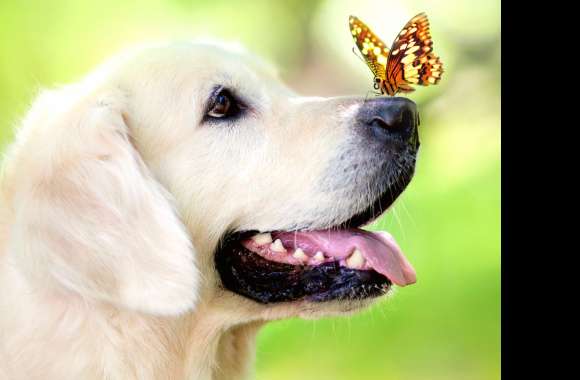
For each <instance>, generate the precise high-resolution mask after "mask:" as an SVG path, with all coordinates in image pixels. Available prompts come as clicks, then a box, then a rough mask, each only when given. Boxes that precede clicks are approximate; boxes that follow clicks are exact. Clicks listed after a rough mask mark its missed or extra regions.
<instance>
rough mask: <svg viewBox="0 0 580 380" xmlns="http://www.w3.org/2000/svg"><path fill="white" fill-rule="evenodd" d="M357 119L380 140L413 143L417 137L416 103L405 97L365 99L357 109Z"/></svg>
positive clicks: (417, 118)
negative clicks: (358, 109)
mask: <svg viewBox="0 0 580 380" xmlns="http://www.w3.org/2000/svg"><path fill="white" fill-rule="evenodd" d="M359 121H360V122H361V123H362V124H363V125H364V127H365V128H368V129H369V131H370V133H371V134H372V136H373V137H374V138H376V139H378V140H379V141H380V142H387V141H393V140H398V141H400V142H403V143H415V140H416V139H417V124H418V122H419V114H418V113H417V105H416V104H415V103H414V102H412V101H411V100H409V99H406V98H398V97H396V98H387V97H380V98H375V99H371V100H367V101H366V102H365V103H364V104H363V105H362V107H361V109H360V111H359ZM417 142H418V141H417Z"/></svg>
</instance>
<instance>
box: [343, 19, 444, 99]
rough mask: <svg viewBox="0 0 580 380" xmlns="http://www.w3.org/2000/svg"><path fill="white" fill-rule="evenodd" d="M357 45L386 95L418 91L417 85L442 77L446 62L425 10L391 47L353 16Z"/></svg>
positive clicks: (378, 85)
mask: <svg viewBox="0 0 580 380" xmlns="http://www.w3.org/2000/svg"><path fill="white" fill-rule="evenodd" d="M349 25H350V32H351V33H352V36H353V38H354V41H355V43H356V46H357V47H358V49H359V50H360V52H361V54H362V55H363V57H364V58H365V60H366V62H367V65H368V67H369V68H370V69H371V71H372V72H373V74H374V76H375V84H374V87H375V89H376V90H379V89H380V90H381V93H382V94H389V95H391V96H394V95H395V94H396V93H398V92H411V91H415V89H414V88H412V87H411V85H413V84H418V85H422V86H429V85H430V84H437V83H438V82H439V80H441V74H442V73H443V64H442V63H441V61H440V60H439V57H438V56H437V55H435V53H433V40H432V39H431V32H430V31H429V20H428V19H427V15H426V14H425V13H419V14H418V15H417V16H415V17H413V18H412V19H411V20H410V21H409V22H408V23H407V24H406V25H405V27H404V28H403V29H402V30H401V32H400V33H399V35H398V36H397V38H395V42H393V46H391V50H389V49H387V47H386V46H385V44H384V42H383V41H381V40H380V39H379V38H378V37H377V36H376V35H375V34H374V33H373V32H372V31H371V30H370V29H369V27H368V26H366V24H365V23H363V22H362V21H361V20H359V19H358V18H356V17H355V16H350V17H349Z"/></svg>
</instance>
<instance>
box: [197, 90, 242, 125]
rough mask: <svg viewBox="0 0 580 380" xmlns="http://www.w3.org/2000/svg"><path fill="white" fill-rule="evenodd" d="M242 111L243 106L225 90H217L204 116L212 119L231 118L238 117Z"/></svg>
mask: <svg viewBox="0 0 580 380" xmlns="http://www.w3.org/2000/svg"><path fill="white" fill-rule="evenodd" d="M242 109H243V106H242V105H241V104H240V102H239V101H237V99H236V98H235V97H234V96H233V95H232V94H231V93H230V92H229V91H228V90H227V89H224V88H219V89H218V90H217V91H216V92H215V94H214V95H213V97H212V99H211V101H210V105H209V109H208V111H207V113H206V115H207V117H209V118H212V119H225V118H232V117H236V116H238V115H239V114H240V112H241V110H242Z"/></svg>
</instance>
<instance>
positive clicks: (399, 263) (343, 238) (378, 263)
mask: <svg viewBox="0 0 580 380" xmlns="http://www.w3.org/2000/svg"><path fill="white" fill-rule="evenodd" d="M274 238H275V239H276V238H277V239H280V240H282V243H283V244H284V245H285V246H298V247H300V248H302V249H303V250H304V251H306V252H316V251H322V252H324V253H325V254H326V255H327V256H331V257H334V258H337V259H346V258H347V257H348V256H350V254H351V253H352V252H353V250H354V249H355V248H358V249H359V250H360V252H361V253H362V255H363V257H364V258H365V259H366V261H367V262H368V264H369V265H370V266H371V267H372V268H373V269H374V270H375V271H376V272H379V273H381V274H382V275H384V276H386V277H387V278H388V279H389V280H391V281H392V282H393V283H395V284H397V285H399V286H405V285H410V284H414V283H415V282H416V281H417V278H416V274H415V269H413V267H412V266H411V264H410V263H409V261H407V258H406V257H405V256H404V255H403V252H402V251H401V248H399V245H398V244H397V242H396V241H395V239H394V238H393V237H392V236H391V235H390V234H389V233H387V232H370V231H364V230H360V229H350V230H323V231H305V232H279V233H276V236H274Z"/></svg>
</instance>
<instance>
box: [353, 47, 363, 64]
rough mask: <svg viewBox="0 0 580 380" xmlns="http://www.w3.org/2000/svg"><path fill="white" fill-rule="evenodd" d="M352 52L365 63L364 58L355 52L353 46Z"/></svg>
mask: <svg viewBox="0 0 580 380" xmlns="http://www.w3.org/2000/svg"><path fill="white" fill-rule="evenodd" d="M352 53H353V54H354V55H355V56H356V57H357V58H358V59H360V60H361V61H362V62H364V64H365V65H366V62H365V60H364V58H363V57H361V56H360V55H359V54H358V53H357V50H356V49H355V48H354V46H353V47H352Z"/></svg>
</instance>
